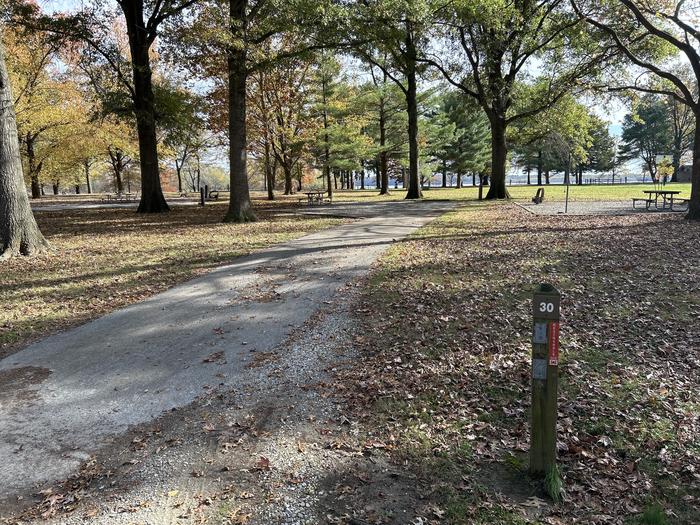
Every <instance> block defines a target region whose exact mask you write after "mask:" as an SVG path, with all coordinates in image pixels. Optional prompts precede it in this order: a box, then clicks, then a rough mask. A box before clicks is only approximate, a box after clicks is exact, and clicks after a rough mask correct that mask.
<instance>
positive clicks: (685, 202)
mask: <svg viewBox="0 0 700 525" xmlns="http://www.w3.org/2000/svg"><path fill="white" fill-rule="evenodd" d="M673 205H674V206H677V205H680V206H682V207H683V209H681V210H676V209H674V208H672V211H688V208H690V199H673Z"/></svg>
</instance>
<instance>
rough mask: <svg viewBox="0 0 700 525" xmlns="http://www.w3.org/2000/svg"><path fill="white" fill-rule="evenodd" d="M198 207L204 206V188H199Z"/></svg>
mask: <svg viewBox="0 0 700 525" xmlns="http://www.w3.org/2000/svg"><path fill="white" fill-rule="evenodd" d="M199 205H200V206H204V188H199Z"/></svg>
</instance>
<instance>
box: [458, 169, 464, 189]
mask: <svg viewBox="0 0 700 525" xmlns="http://www.w3.org/2000/svg"><path fill="white" fill-rule="evenodd" d="M462 177H463V175H462V172H461V171H457V189H458V190H459V189H461V188H462Z"/></svg>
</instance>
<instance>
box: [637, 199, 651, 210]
mask: <svg viewBox="0 0 700 525" xmlns="http://www.w3.org/2000/svg"><path fill="white" fill-rule="evenodd" d="M638 202H643V203H645V205H644V207H645V209H647V210H648V209H649V207H650V206H651V205H652V204H654V203H656V200H655V199H647V198H634V199H632V208H634V209H635V210H636V209H639V208H637V203H638Z"/></svg>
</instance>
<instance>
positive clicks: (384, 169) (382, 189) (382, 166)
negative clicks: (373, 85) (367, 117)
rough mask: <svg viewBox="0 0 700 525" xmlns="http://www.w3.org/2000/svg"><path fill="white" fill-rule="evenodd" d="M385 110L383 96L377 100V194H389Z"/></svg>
mask: <svg viewBox="0 0 700 525" xmlns="http://www.w3.org/2000/svg"><path fill="white" fill-rule="evenodd" d="M385 146H386V110H385V106H384V98H383V97H382V98H381V100H380V102H379V148H380V151H379V174H378V177H377V180H378V181H379V184H378V186H379V195H388V194H389V162H388V161H389V159H388V158H387V153H386V150H385V149H384V148H385Z"/></svg>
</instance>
